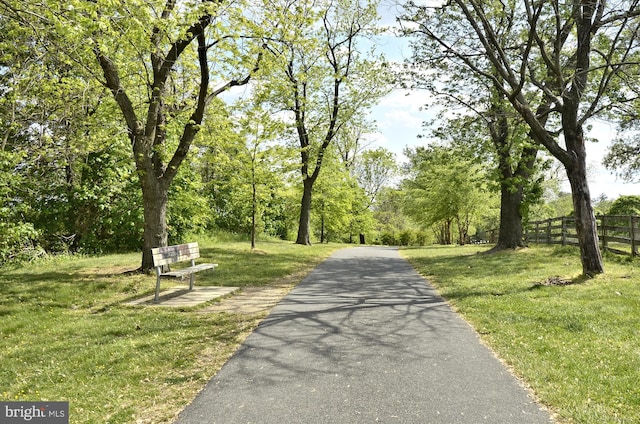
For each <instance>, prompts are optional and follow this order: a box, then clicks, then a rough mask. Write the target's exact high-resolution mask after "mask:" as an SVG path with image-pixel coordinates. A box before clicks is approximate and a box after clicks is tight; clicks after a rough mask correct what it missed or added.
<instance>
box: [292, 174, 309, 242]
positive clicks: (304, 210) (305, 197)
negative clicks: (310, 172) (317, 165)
mask: <svg viewBox="0 0 640 424" xmlns="http://www.w3.org/2000/svg"><path fill="white" fill-rule="evenodd" d="M303 185H304V189H303V190H302V203H301V207H300V222H299V224H298V238H297V239H296V244H304V245H307V246H310V245H311V197H312V195H313V180H312V179H311V178H306V179H305V180H304V182H303Z"/></svg>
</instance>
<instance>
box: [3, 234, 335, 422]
mask: <svg viewBox="0 0 640 424" xmlns="http://www.w3.org/2000/svg"><path fill="white" fill-rule="evenodd" d="M200 245H201V255H202V257H201V259H200V261H199V262H215V263H218V264H219V266H218V268H217V269H216V270H215V271H213V272H204V273H199V274H198V275H197V276H196V284H197V285H224V286H239V287H249V286H260V285H269V284H277V283H279V282H281V281H283V280H288V281H291V280H295V281H299V280H300V279H302V278H303V277H304V275H305V274H306V273H307V272H308V271H309V270H311V269H312V268H313V267H314V266H315V265H316V264H318V263H319V262H321V261H322V260H323V259H324V258H326V257H327V256H328V255H329V254H330V253H331V252H332V251H334V250H336V249H337V248H340V247H341V246H339V245H316V246H311V247H307V246H298V245H294V244H292V243H288V242H261V243H259V244H258V248H259V249H260V250H259V251H256V252H251V251H250V249H249V245H248V243H244V242H243V243H237V242H236V243H234V242H224V243H214V242H207V241H201V242H200ZM139 264H140V255H139V254H125V255H109V256H102V257H80V256H75V257H58V258H53V259H48V260H41V261H38V262H35V263H31V264H28V265H25V266H20V267H5V268H0V320H1V321H0V364H1V367H0V400H3V401H11V400H33V401H41V400H44V401H68V402H69V406H70V408H69V409H70V414H69V415H70V422H71V423H101V424H103V423H137V422H142V423H161V422H171V421H172V420H173V418H174V417H175V415H176V414H177V413H178V412H179V411H180V410H181V409H182V408H183V407H184V406H185V405H186V404H187V403H188V402H189V401H190V400H191V399H192V398H193V397H194V396H195V394H196V393H197V392H198V391H199V390H200V389H201V388H202V387H203V385H204V384H205V383H206V381H208V379H209V378H210V377H211V376H213V375H214V374H215V373H216V372H217V370H218V369H219V368H220V367H221V366H222V365H223V364H224V362H225V361H226V360H227V359H228V358H229V357H230V355H231V354H232V353H233V352H234V351H235V350H236V348H237V347H238V346H239V344H240V343H241V342H242V340H244V338H245V337H246V336H247V335H248V334H249V333H250V332H251V330H253V328H255V326H256V325H257V324H258V323H259V321H260V319H261V318H263V316H264V314H256V315H253V316H244V315H235V314H226V313H203V312H202V308H201V307H200V308H198V307H195V308H187V309H184V310H175V309H169V308H156V307H153V308H149V307H130V306H125V305H123V302H124V301H126V300H129V299H132V298H136V297H139V296H141V295H143V294H151V293H153V291H154V288H155V276H153V275H140V274H128V273H126V271H131V270H135V269H136V268H137V267H138V266H139ZM162 284H163V287H169V286H171V285H175V284H178V283H175V282H172V281H171V280H163V283H162Z"/></svg>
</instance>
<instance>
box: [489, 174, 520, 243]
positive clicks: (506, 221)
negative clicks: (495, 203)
mask: <svg viewBox="0 0 640 424" xmlns="http://www.w3.org/2000/svg"><path fill="white" fill-rule="evenodd" d="M522 191H523V190H522V186H521V185H519V186H518V187H517V188H516V190H515V191H514V190H513V187H512V185H511V184H509V183H508V182H506V181H502V182H501V183H500V230H499V232H498V243H497V245H496V247H495V249H496V250H503V249H515V248H518V247H522V246H524V241H523V237H522V233H523V231H522V212H521V205H522Z"/></svg>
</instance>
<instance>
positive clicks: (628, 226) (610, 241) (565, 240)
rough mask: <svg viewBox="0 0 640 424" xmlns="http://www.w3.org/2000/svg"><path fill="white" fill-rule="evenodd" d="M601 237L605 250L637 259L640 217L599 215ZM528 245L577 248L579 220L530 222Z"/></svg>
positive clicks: (566, 218) (560, 218)
mask: <svg viewBox="0 0 640 424" xmlns="http://www.w3.org/2000/svg"><path fill="white" fill-rule="evenodd" d="M596 224H597V226H598V237H599V239H600V243H601V245H602V249H603V250H608V251H610V252H613V253H619V254H623V255H632V256H638V246H640V216H636V215H600V216H597V217H596ZM525 239H526V240H527V242H529V243H545V244H561V245H563V246H566V245H575V246H577V245H578V236H577V234H576V220H575V218H574V217H572V216H563V217H558V218H551V219H546V220H544V221H536V222H531V223H529V225H528V226H527V227H526V229H525Z"/></svg>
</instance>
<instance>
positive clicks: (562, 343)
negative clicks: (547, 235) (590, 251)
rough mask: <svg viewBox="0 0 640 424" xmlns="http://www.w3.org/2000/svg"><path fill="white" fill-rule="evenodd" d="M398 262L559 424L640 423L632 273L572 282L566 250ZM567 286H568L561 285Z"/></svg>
mask: <svg viewBox="0 0 640 424" xmlns="http://www.w3.org/2000/svg"><path fill="white" fill-rule="evenodd" d="M482 250H486V248H480V247H478V246H467V247H430V248H423V249H406V250H403V251H402V253H403V255H404V256H405V257H407V258H408V259H409V260H410V261H411V262H412V264H413V265H414V266H415V267H416V269H418V270H419V271H420V272H421V273H422V274H423V275H425V276H427V278H428V279H429V280H430V281H431V282H432V283H433V284H434V285H435V286H436V287H437V288H438V290H439V291H440V293H441V294H442V295H443V296H444V297H445V298H446V299H447V300H448V301H449V302H450V303H451V304H452V305H453V306H454V307H455V308H456V309H457V310H458V311H459V312H460V313H461V314H462V315H463V316H464V317H465V318H466V319H467V320H468V321H469V322H470V323H471V324H472V325H473V326H474V327H475V328H476V330H477V331H478V332H479V333H480V335H481V337H482V338H483V339H484V340H485V342H486V343H487V344H488V345H490V346H491V347H492V348H493V349H494V350H495V351H496V352H497V354H498V356H500V357H501V358H502V359H503V360H505V361H506V362H507V363H508V364H509V365H511V366H512V367H513V368H514V370H515V373H516V374H517V375H519V376H520V377H523V378H524V380H525V381H526V382H527V383H528V384H529V385H530V386H531V387H532V388H533V389H534V391H535V392H536V394H537V396H538V397H539V398H540V399H541V401H542V402H543V403H544V404H546V405H548V406H550V407H551V409H552V410H553V411H555V412H556V413H557V415H558V420H559V421H560V422H563V423H593V424H603V423H629V424H631V423H638V422H640V385H639V384H638V382H639V381H640V268H639V267H638V265H639V264H640V263H639V262H638V260H635V261H630V260H629V259H628V258H624V257H614V256H607V257H606V261H605V267H606V273H605V274H604V275H600V276H598V277H596V278H594V279H591V280H583V279H580V278H578V276H579V274H580V271H581V265H580V262H579V258H578V252H577V251H576V250H575V249H574V248H560V247H557V248H553V247H546V246H545V247H542V246H540V247H533V248H530V249H525V250H521V251H517V252H503V253H498V254H494V255H479V254H477V252H479V251H482ZM568 282H571V283H573V284H566V283H568Z"/></svg>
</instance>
